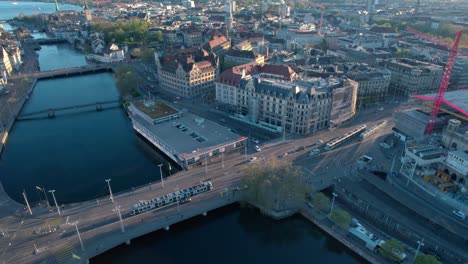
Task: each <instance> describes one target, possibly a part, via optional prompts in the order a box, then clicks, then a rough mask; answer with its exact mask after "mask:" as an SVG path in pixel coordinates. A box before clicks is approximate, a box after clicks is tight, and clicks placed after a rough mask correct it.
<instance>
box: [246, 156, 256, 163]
mask: <svg viewBox="0 0 468 264" xmlns="http://www.w3.org/2000/svg"><path fill="white" fill-rule="evenodd" d="M256 160H257V157H251V158H249V159H248V160H247V161H248V162H249V163H253V162H254V161H256Z"/></svg>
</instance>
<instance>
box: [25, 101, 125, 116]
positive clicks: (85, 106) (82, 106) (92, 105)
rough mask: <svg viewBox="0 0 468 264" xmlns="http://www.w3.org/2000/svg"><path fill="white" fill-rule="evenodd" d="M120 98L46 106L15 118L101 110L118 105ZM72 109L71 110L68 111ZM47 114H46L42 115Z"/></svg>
mask: <svg viewBox="0 0 468 264" xmlns="http://www.w3.org/2000/svg"><path fill="white" fill-rule="evenodd" d="M120 103H121V100H108V101H99V102H95V103H90V104H79V105H72V106H66V107H57V108H47V109H42V110H38V111H34V112H29V113H24V114H21V115H20V116H18V117H17V118H16V120H18V121H20V120H31V119H38V118H54V117H55V115H56V114H57V113H62V112H63V113H73V114H75V113H77V111H80V110H86V109H88V110H89V109H90V108H94V109H95V110H96V111H102V110H105V109H110V108H115V107H120ZM70 111H72V112H70ZM44 114H47V115H44Z"/></svg>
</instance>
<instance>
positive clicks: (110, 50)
mask: <svg viewBox="0 0 468 264" xmlns="http://www.w3.org/2000/svg"><path fill="white" fill-rule="evenodd" d="M98 47H99V46H98ZM86 59H87V60H90V61H97V62H102V63H112V62H117V61H123V60H124V59H125V51H124V49H121V48H119V46H117V44H115V43H112V44H110V45H109V46H108V47H107V48H105V49H103V50H102V53H99V54H88V55H86Z"/></svg>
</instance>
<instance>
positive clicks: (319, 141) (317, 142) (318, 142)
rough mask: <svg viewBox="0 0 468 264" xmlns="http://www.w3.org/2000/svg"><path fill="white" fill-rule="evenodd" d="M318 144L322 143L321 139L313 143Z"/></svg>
mask: <svg viewBox="0 0 468 264" xmlns="http://www.w3.org/2000/svg"><path fill="white" fill-rule="evenodd" d="M320 144H323V140H321V139H319V140H317V141H316V142H315V145H320Z"/></svg>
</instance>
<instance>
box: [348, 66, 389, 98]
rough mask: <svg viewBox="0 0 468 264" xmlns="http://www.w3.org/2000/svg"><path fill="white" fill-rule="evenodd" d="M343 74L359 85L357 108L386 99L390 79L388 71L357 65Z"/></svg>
mask: <svg viewBox="0 0 468 264" xmlns="http://www.w3.org/2000/svg"><path fill="white" fill-rule="evenodd" d="M345 74H346V76H347V77H348V78H350V79H351V80H353V81H355V82H357V83H358V84H359V88H358V95H357V96H358V97H357V99H358V103H357V105H358V106H362V105H365V104H368V103H372V102H376V101H383V100H385V99H387V95H388V87H389V86H390V78H391V77H390V76H391V73H390V71H389V70H387V69H376V68H371V67H368V66H365V65H362V64H358V65H353V66H352V67H351V68H350V69H349V70H347V71H346V73H345Z"/></svg>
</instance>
